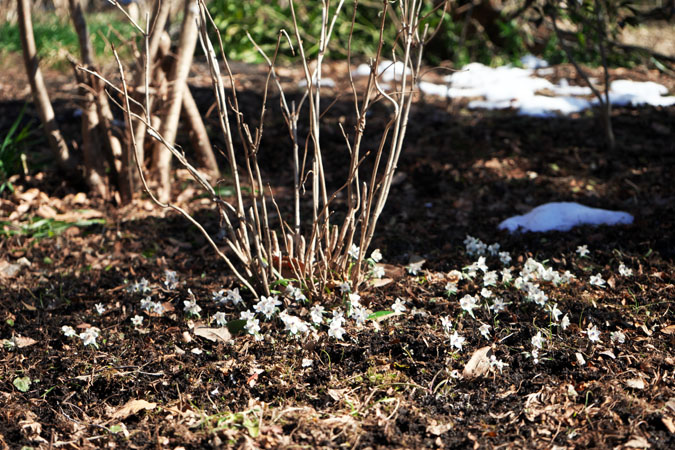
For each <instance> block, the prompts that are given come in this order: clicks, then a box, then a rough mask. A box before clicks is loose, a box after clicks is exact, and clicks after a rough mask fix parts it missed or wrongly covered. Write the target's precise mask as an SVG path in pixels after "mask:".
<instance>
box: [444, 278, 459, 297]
mask: <svg viewBox="0 0 675 450" xmlns="http://www.w3.org/2000/svg"><path fill="white" fill-rule="evenodd" d="M456 293H457V283H454V282H452V281H448V282H447V283H446V284H445V295H448V296H449V295H455V294H456Z"/></svg>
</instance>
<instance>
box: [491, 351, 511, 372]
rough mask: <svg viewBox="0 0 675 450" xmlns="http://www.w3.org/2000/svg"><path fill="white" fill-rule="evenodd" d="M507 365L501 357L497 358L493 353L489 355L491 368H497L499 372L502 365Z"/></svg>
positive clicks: (502, 367)
mask: <svg viewBox="0 0 675 450" xmlns="http://www.w3.org/2000/svg"><path fill="white" fill-rule="evenodd" d="M506 366H508V364H506V363H505V362H504V361H502V360H501V359H497V357H496V356H495V355H490V367H491V368H493V369H494V368H497V369H498V370H499V373H502V370H503V369H504V367H506Z"/></svg>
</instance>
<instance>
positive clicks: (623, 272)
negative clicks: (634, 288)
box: [619, 264, 633, 277]
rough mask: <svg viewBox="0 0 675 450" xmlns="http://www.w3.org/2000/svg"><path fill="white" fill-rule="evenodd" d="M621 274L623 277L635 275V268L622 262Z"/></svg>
mask: <svg viewBox="0 0 675 450" xmlns="http://www.w3.org/2000/svg"><path fill="white" fill-rule="evenodd" d="M619 275H621V276H622V277H630V276H632V275H633V269H629V268H628V267H626V266H624V265H623V264H621V265H620V266H619Z"/></svg>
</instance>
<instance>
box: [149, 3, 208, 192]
mask: <svg viewBox="0 0 675 450" xmlns="http://www.w3.org/2000/svg"><path fill="white" fill-rule="evenodd" d="M196 13H197V7H196V4H194V3H193V2H191V1H189V0H188V1H186V2H185V16H184V18H183V24H182V27H181V34H180V40H179V43H178V53H177V55H176V63H175V65H174V66H173V68H172V70H171V74H170V76H169V81H170V83H171V87H170V91H169V100H168V105H167V107H166V114H165V116H164V118H163V120H162V127H161V130H160V134H161V135H162V136H163V137H164V139H165V140H166V142H167V143H168V144H169V145H174V143H175V141H176V133H177V130H178V121H179V119H180V110H181V105H182V103H183V93H184V91H185V87H186V81H187V77H188V73H189V71H190V65H191V64H192V56H193V55H194V51H195V47H196V45H197V37H198V34H197V23H196V22H195V16H196ZM153 157H154V158H155V160H156V161H157V164H156V167H157V170H158V173H159V192H158V194H159V199H160V200H161V201H162V202H167V201H168V200H169V195H170V192H171V158H172V154H171V152H170V151H169V150H168V149H167V148H165V147H164V145H162V144H161V143H159V142H157V143H156V144H155V154H154V155H153Z"/></svg>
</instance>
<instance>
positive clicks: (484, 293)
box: [480, 288, 492, 298]
mask: <svg viewBox="0 0 675 450" xmlns="http://www.w3.org/2000/svg"><path fill="white" fill-rule="evenodd" d="M480 295H481V296H482V297H484V298H490V297H492V291H490V289H487V288H483V289H481V291H480Z"/></svg>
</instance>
